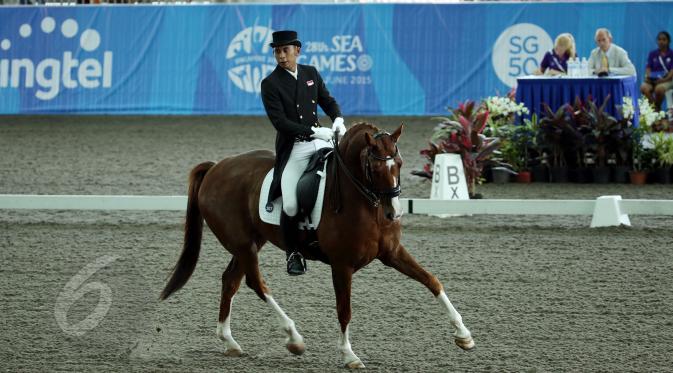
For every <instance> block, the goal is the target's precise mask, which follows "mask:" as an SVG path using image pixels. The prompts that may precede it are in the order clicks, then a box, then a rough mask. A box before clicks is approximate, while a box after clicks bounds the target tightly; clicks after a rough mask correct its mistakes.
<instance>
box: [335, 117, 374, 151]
mask: <svg viewBox="0 0 673 373" xmlns="http://www.w3.org/2000/svg"><path fill="white" fill-rule="evenodd" d="M378 131H379V128H378V127H376V126H375V125H373V124H371V123H367V122H358V123H355V124H353V125H352V126H351V127H350V128H349V129H348V131H346V134H345V135H344V137H343V139H341V144H340V146H339V150H340V151H341V152H342V153H343V154H350V152H351V151H357V152H358V153H359V151H360V150H361V149H362V148H364V146H365V136H364V134H365V133H369V134H371V135H373V134H375V133H376V132H378Z"/></svg>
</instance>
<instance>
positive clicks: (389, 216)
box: [386, 212, 395, 220]
mask: <svg viewBox="0 0 673 373" xmlns="http://www.w3.org/2000/svg"><path fill="white" fill-rule="evenodd" d="M386 217H387V218H388V219H390V220H395V214H394V213H392V212H389V213H387V214H386Z"/></svg>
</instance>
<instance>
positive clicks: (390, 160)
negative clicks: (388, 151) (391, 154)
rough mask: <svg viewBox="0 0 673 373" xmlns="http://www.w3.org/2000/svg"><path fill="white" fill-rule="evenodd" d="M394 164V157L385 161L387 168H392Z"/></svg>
mask: <svg viewBox="0 0 673 373" xmlns="http://www.w3.org/2000/svg"><path fill="white" fill-rule="evenodd" d="M394 165H395V160H394V159H389V160H387V161H386V166H388V170H392V169H393V166H394Z"/></svg>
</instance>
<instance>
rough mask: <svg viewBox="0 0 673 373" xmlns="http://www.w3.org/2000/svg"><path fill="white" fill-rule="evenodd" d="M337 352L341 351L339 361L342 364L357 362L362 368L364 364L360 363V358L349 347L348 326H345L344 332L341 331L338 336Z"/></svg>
mask: <svg viewBox="0 0 673 373" xmlns="http://www.w3.org/2000/svg"><path fill="white" fill-rule="evenodd" d="M339 352H340V353H341V361H342V362H343V364H344V365H348V364H351V363H354V362H359V363H360V364H361V365H362V367H363V368H364V364H362V361H360V358H359V357H357V356H356V355H355V354H354V353H353V350H352V349H351V342H350V341H349V340H348V326H346V332H345V333H341V336H340V337H339Z"/></svg>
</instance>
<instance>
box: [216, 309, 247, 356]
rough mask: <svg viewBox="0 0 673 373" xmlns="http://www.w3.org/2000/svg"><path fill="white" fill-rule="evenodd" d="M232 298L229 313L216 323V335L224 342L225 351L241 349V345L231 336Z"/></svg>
mask: <svg viewBox="0 0 673 373" xmlns="http://www.w3.org/2000/svg"><path fill="white" fill-rule="evenodd" d="M233 302H234V300H233V298H232V300H231V303H230V305H229V314H228V315H227V318H226V319H224V322H218V323H217V336H218V337H219V338H220V339H221V340H222V341H223V342H224V347H225V350H226V351H231V350H238V351H242V350H241V346H240V345H239V344H238V343H237V342H236V341H235V340H234V337H232V336H231V306H232V305H233Z"/></svg>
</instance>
